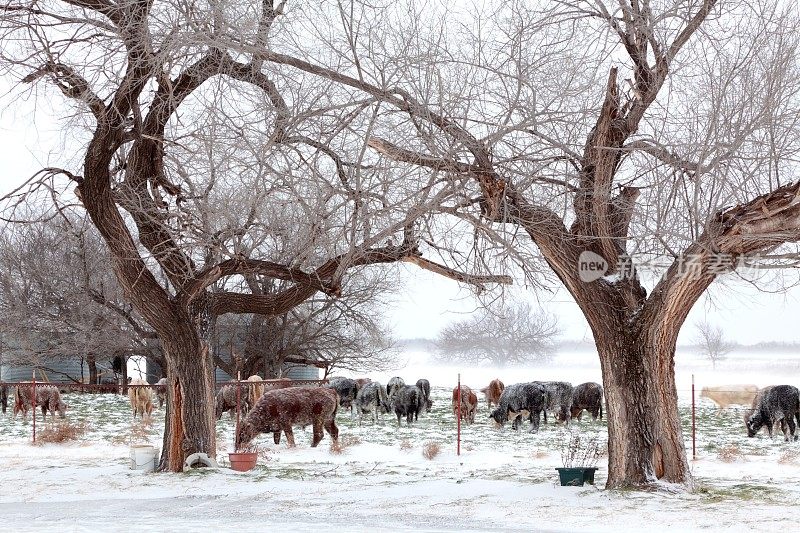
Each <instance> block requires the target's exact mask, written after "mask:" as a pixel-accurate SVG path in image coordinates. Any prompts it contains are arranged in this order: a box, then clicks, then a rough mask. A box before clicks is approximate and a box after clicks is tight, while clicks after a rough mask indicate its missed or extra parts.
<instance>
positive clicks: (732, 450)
mask: <svg viewBox="0 0 800 533" xmlns="http://www.w3.org/2000/svg"><path fill="white" fill-rule="evenodd" d="M743 455H744V454H742V450H740V449H739V447H738V446H737V445H735V444H728V445H726V446H723V447H722V448H720V449H719V452H718V453H717V457H718V458H719V460H720V461H722V462H723V463H734V462H736V461H739V460H741V459H742V458H743Z"/></svg>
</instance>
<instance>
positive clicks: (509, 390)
mask: <svg viewBox="0 0 800 533" xmlns="http://www.w3.org/2000/svg"><path fill="white" fill-rule="evenodd" d="M547 402H548V392H547V391H546V390H545V388H544V387H543V386H542V384H541V383H537V382H533V383H516V384H514V385H509V386H508V387H506V388H505V389H503V394H501V395H500V402H499V403H498V405H497V408H496V409H495V410H494V411H492V414H490V415H489V418H491V419H493V420H494V421H495V424H497V425H498V426H502V425H503V424H504V423H505V422H506V421H507V420H513V422H512V424H511V427H512V428H514V429H519V427H520V425H521V424H522V418H523V417H526V416H527V417H528V420H529V421H530V423H531V432H532V433H535V432H537V431H539V416H540V414H541V413H542V411H544V409H545V407H546V405H547Z"/></svg>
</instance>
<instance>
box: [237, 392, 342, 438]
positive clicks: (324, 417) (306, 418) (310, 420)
mask: <svg viewBox="0 0 800 533" xmlns="http://www.w3.org/2000/svg"><path fill="white" fill-rule="evenodd" d="M338 407H339V396H338V394H337V393H336V391H335V390H334V389H331V388H329V387H291V388H286V389H276V390H270V391H267V392H265V393H264V395H263V396H262V397H261V398H260V399H259V400H258V402H257V403H256V404H255V406H253V408H252V409H251V410H250V412H249V413H247V416H246V417H245V418H244V421H242V423H241V424H240V425H239V430H238V431H237V433H236V441H235V444H236V449H237V450H238V449H240V448H242V447H243V446H247V445H248V444H249V443H250V442H251V441H252V440H253V439H254V438H255V437H256V435H258V434H259V433H264V432H271V433H272V434H273V437H274V440H275V444H278V443H280V438H281V431H283V432H284V433H286V440H287V441H288V443H289V446H294V445H295V443H294V433H293V431H292V427H293V426H307V425H309V424H310V425H311V426H312V428H313V435H314V436H313V439H312V441H311V447H312V448H314V447H316V446H317V444H319V443H320V441H321V440H322V437H323V436H324V433H323V432H322V430H323V428H324V429H325V431H327V432H328V435H330V437H331V439H333V441H334V442H338V440H339V428H337V427H336V410H337V409H338Z"/></svg>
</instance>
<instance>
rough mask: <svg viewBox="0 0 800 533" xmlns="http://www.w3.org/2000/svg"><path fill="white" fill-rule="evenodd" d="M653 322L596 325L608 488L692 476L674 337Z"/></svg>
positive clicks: (682, 480)
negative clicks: (605, 424)
mask: <svg viewBox="0 0 800 533" xmlns="http://www.w3.org/2000/svg"><path fill="white" fill-rule="evenodd" d="M658 329H659V328H658V327H657V326H656V325H655V324H636V325H635V326H634V327H633V328H630V327H628V328H625V327H623V326H621V325H620V324H619V322H616V324H614V325H606V326H605V327H602V328H596V329H595V340H596V344H597V349H598V354H599V356H600V363H601V368H602V372H603V385H604V387H605V397H606V406H607V409H606V412H607V420H608V456H609V463H608V481H607V484H606V486H607V487H608V488H624V487H632V486H640V485H647V484H652V483H654V482H656V481H657V480H662V481H664V482H670V483H680V484H687V483H690V481H691V476H690V473H689V464H688V461H687V458H686V450H685V447H684V442H683V433H682V430H681V424H680V414H679V412H678V404H677V401H678V398H677V390H676V388H675V373H674V355H675V340H676V339H675V338H664V337H663V336H659V335H658Z"/></svg>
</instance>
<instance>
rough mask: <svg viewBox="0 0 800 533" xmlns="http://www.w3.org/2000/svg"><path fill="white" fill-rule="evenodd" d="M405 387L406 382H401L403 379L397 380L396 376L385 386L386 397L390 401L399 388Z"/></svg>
mask: <svg viewBox="0 0 800 533" xmlns="http://www.w3.org/2000/svg"><path fill="white" fill-rule="evenodd" d="M405 385H406V382H405V381H403V378H399V377H397V376H395V377H393V378H392V379H390V380H389V383H387V384H386V395H387V396H389V399H390V400H391V399H392V396H394V395H395V394H396V393H397V391H399V390H400V389H401V388H403V387H405Z"/></svg>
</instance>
